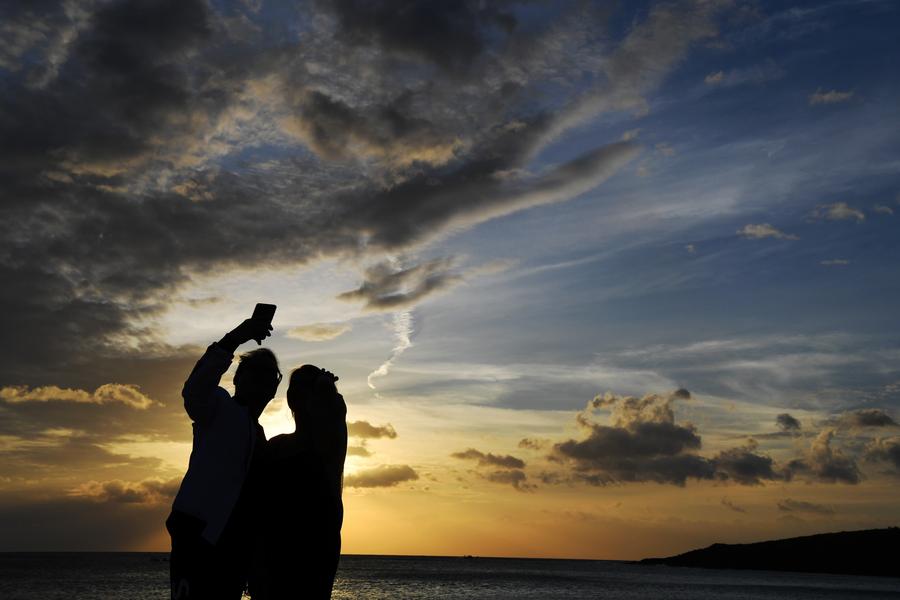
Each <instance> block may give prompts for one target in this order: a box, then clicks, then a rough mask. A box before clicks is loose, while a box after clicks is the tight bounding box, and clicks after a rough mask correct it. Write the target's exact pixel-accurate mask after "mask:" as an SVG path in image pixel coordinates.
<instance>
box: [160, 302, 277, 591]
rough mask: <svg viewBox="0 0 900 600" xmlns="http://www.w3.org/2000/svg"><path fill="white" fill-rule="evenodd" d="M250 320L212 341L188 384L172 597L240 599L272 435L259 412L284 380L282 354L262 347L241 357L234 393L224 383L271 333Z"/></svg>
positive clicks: (171, 524)
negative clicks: (188, 428) (186, 448)
mask: <svg viewBox="0 0 900 600" xmlns="http://www.w3.org/2000/svg"><path fill="white" fill-rule="evenodd" d="M271 329H272V327H271V325H269V323H268V322H267V321H265V320H260V319H253V318H251V319H247V320H245V321H244V322H243V323H241V324H240V325H238V326H237V327H236V328H235V329H234V330H232V331H230V332H229V333H227V334H226V335H225V336H224V337H223V338H222V339H221V340H220V341H218V342H215V343H213V344H211V345H210V346H209V348H207V350H206V353H205V354H204V355H203V357H202V358H201V359H200V360H199V361H198V362H197V364H196V366H195V367H194V370H193V371H191V374H190V376H188V378H187V381H186V382H185V384H184V389H183V391H182V396H183V397H184V408H185V410H186V411H187V414H188V416H189V417H190V418H191V420H192V421H193V430H194V435H193V447H192V450H191V458H190V462H189V464H188V469H187V472H186V473H185V475H184V479H183V480H182V482H181V487H180V488H179V490H178V494H177V495H176V496H175V501H174V502H173V505H172V513H171V515H170V516H169V518H168V520H167V521H166V528H167V529H168V530H169V534H170V535H171V537H172V553H171V557H170V561H169V562H170V577H171V586H172V599H173V600H197V599H203V600H206V599H214V600H229V599H232V598H233V599H235V600H237V599H239V598H240V597H241V595H242V593H243V590H244V588H245V586H246V580H247V572H248V570H249V564H250V560H251V557H250V549H251V546H252V544H251V541H250V540H251V539H252V538H251V534H250V525H251V523H250V519H249V517H250V511H251V506H252V505H253V504H254V501H253V498H252V494H253V492H254V490H255V489H257V486H256V485H254V484H253V482H252V480H253V478H254V476H255V475H256V474H257V471H258V469H259V465H260V463H261V460H262V459H261V456H262V451H263V450H264V448H265V444H266V437H265V434H264V432H263V428H262V427H261V426H260V425H259V422H258V419H259V416H260V414H262V411H263V409H265V407H266V405H267V404H268V403H269V401H270V400H271V399H272V397H273V396H274V395H275V391H276V390H277V389H278V384H279V383H280V381H281V372H280V371H279V370H278V360H277V359H276V358H275V355H274V354H273V353H272V351H271V350H268V349H266V348H260V349H256V350H253V351H252V352H248V353H247V354H244V355H242V356H241V357H240V363H239V364H238V368H237V370H236V372H235V374H234V390H235V391H234V397H232V396H231V395H230V394H229V393H228V392H227V391H226V390H225V389H224V388H222V387H220V386H219V381H220V379H221V378H222V375H223V374H224V373H225V371H227V370H228V367H229V365H230V364H231V362H232V360H233V358H234V353H235V351H236V350H237V348H238V346H240V345H241V344H243V343H245V342H247V341H249V340H251V339H255V340H257V343H261V341H262V340H263V339H264V338H266V337H267V336H269V335H271V334H270V330H271Z"/></svg>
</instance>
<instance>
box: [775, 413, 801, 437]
mask: <svg viewBox="0 0 900 600" xmlns="http://www.w3.org/2000/svg"><path fill="white" fill-rule="evenodd" d="M775 423H776V425H778V428H779V429H781V430H782V431H787V432H791V433H793V432H797V431H800V428H801V426H800V421H798V420H797V419H795V418H794V417H792V416H791V414H790V413H781V414H780V415H778V416H777V417H775Z"/></svg>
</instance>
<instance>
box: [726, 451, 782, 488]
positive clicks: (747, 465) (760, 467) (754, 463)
mask: <svg viewBox="0 0 900 600" xmlns="http://www.w3.org/2000/svg"><path fill="white" fill-rule="evenodd" d="M712 460H713V464H715V466H716V472H717V476H718V477H719V478H721V479H727V480H729V481H734V482H735V483H739V484H741V485H760V484H762V482H763V480H773V479H781V478H782V475H781V474H780V473H778V472H777V471H776V468H775V461H774V460H772V458H771V457H769V456H765V455H762V454H758V453H757V452H756V444H755V443H754V444H749V445H748V446H746V447H743V448H729V449H728V450H723V451H722V452H719V453H718V454H716V456H715V458H713V459H712Z"/></svg>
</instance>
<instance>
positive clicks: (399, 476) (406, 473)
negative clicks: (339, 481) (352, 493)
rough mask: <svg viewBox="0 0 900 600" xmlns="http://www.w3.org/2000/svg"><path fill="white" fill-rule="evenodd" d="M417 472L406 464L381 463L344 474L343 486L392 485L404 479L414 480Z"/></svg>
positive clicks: (417, 476) (370, 486) (372, 486)
mask: <svg viewBox="0 0 900 600" xmlns="http://www.w3.org/2000/svg"><path fill="white" fill-rule="evenodd" d="M418 478H419V474H418V473H416V471H415V470H414V469H413V468H412V467H410V466H408V465H381V466H378V467H375V468H373V469H363V470H361V471H357V472H356V473H353V474H352V475H345V476H344V486H345V487H354V488H375V487H394V486H396V485H398V484H401V483H403V482H404V481H415V480H416V479H418Z"/></svg>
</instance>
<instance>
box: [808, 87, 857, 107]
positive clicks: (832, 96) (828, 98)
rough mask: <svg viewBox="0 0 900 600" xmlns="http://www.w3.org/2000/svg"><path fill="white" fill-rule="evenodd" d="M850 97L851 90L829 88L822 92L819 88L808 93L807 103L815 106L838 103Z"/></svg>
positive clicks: (851, 94) (851, 95) (851, 96)
mask: <svg viewBox="0 0 900 600" xmlns="http://www.w3.org/2000/svg"><path fill="white" fill-rule="evenodd" d="M851 98H853V92H852V91H849V92H839V91H837V90H830V91H827V92H823V91H822V89H821V88H820V89H817V90H816V91H815V92H813V93H812V94H810V95H809V105H810V106H815V105H817V104H840V103H842V102H847V101H848V100H850V99H851Z"/></svg>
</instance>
